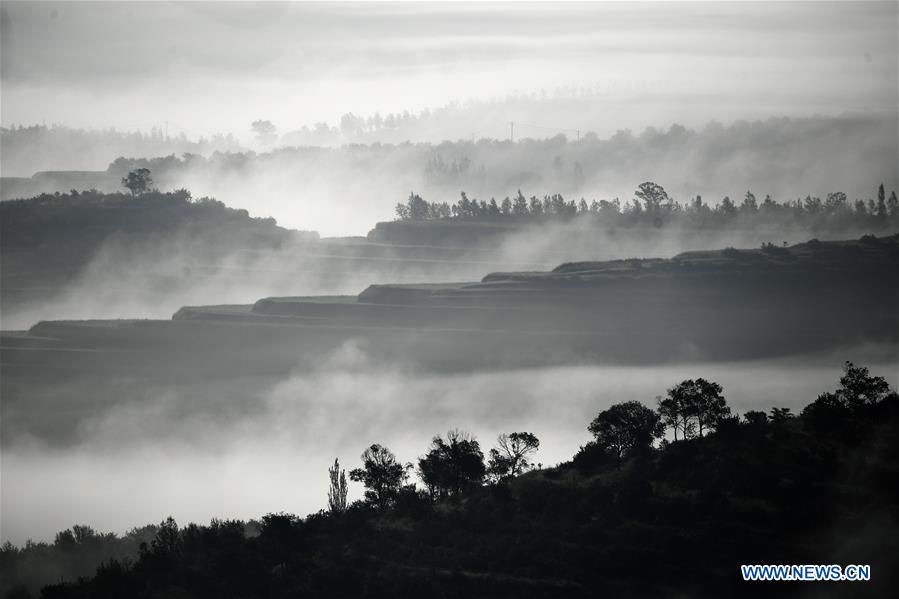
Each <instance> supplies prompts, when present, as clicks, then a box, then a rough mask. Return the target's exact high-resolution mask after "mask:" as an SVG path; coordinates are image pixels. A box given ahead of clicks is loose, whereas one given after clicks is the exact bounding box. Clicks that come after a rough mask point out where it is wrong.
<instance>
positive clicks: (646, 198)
mask: <svg viewBox="0 0 899 599" xmlns="http://www.w3.org/2000/svg"><path fill="white" fill-rule="evenodd" d="M634 195H635V196H636V198H637V199H639V200H643V209H644V210H645V211H646V212H658V211H659V209H660V208H661V207H662V204H663V203H664V204H665V205H666V206H670V204H671V198H669V197H668V192H667V191H665V188H664V187H662V186H661V185H659V184H658V183H653V182H652V181H646V182H645V183H641V184H640V185H638V186H637V191H635V192H634Z"/></svg>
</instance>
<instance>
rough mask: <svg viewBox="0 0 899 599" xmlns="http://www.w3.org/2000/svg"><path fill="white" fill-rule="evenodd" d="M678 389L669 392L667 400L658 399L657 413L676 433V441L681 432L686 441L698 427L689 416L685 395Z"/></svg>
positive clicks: (666, 425) (664, 423)
mask: <svg viewBox="0 0 899 599" xmlns="http://www.w3.org/2000/svg"><path fill="white" fill-rule="evenodd" d="M677 390H678V388H677V387H674V388H672V389H669V390H668V396H667V397H666V398H665V399H662V398H661V397H656V402H657V403H658V408H657V411H658V413H659V417H660V419H661V422H662V424H663V425H664V426H665V427H670V428H671V429H672V430H673V431H674V440H675V441H677V440H678V439H677V433H678V431H680V433H681V436H682V437H683V438H684V439H689V438H690V437H692V436H693V433H694V432H695V429H696V425H695V424H694V422H693V421H692V419H691V418H689V415H688V414H687V407H686V405H685V403H684V395H683V394H681V393H678V391H677Z"/></svg>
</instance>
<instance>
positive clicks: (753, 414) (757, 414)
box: [743, 410, 768, 426]
mask: <svg viewBox="0 0 899 599" xmlns="http://www.w3.org/2000/svg"><path fill="white" fill-rule="evenodd" d="M743 421H744V422H746V424H748V425H751V426H764V425H766V424H768V415H767V414H765V413H764V412H761V411H759V410H749V411H748V412H746V413H745V414H743Z"/></svg>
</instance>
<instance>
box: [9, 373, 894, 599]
mask: <svg viewBox="0 0 899 599" xmlns="http://www.w3.org/2000/svg"><path fill="white" fill-rule="evenodd" d="M723 392H724V391H723V389H722V388H721V386H720V385H718V384H717V383H715V382H713V381H708V380H705V379H702V378H698V379H691V380H685V381H682V382H680V383H678V384H676V385H674V386H672V387H671V388H670V389H668V390H667V392H666V394H665V396H664V397H658V398H656V401H655V406H654V407H653V406H651V405H648V404H644V403H641V402H623V403H617V404H614V405H611V406H610V407H608V408H607V409H605V410H602V411H600V412H599V413H598V414H597V415H596V417H595V418H593V420H592V421H591V422H590V423H588V425H587V429H588V430H589V431H590V433H591V434H592V436H593V440H592V441H590V442H589V443H587V444H586V445H584V446H583V447H581V448H580V450H579V451H578V452H577V453H576V454H575V456H574V457H573V459H572V460H571V461H570V462H568V463H565V464H560V465H559V466H556V467H554V468H545V469H543V468H541V467H540V466H539V464H538V465H536V467H535V464H533V459H534V456H535V454H536V452H537V451H538V449H539V446H540V444H539V441H538V440H537V438H536V436H534V435H533V434H531V433H516V434H508V435H501V436H500V438H499V439H498V440H497V445H496V446H495V447H494V448H492V449H491V450H490V451H489V452H487V454H486V455H485V454H484V453H483V452H482V450H481V447H480V445H479V444H478V442H477V440H476V439H475V438H473V437H472V436H471V435H468V434H466V433H464V432H461V431H450V433H448V434H446V435H439V436H437V437H435V438H434V439H433V440H432V442H431V444H430V445H429V446H428V448H427V452H426V453H425V455H423V456H421V457H420V458H419V459H418V461H417V467H415V468H414V469H415V470H416V471H417V474H418V475H419V477H420V478H421V479H422V482H423V483H424V488H421V489H418V488H416V487H415V486H414V485H412V484H410V483H409V482H408V476H409V474H410V472H411V471H412V470H413V466H412V464H406V463H402V462H401V461H400V460H399V459H398V458H397V457H396V456H395V455H394V454H393V453H392V452H391V451H390V450H389V449H387V448H386V447H384V446H383V445H380V444H374V445H372V446H370V447H368V448H367V449H366V450H365V451H364V452H363V454H362V456H361V464H359V465H358V466H357V467H356V468H353V469H352V470H351V471H350V472H349V477H348V476H347V473H346V472H345V471H343V470H341V469H340V467H339V464H338V463H337V462H336V461H335V463H334V464H333V466H332V467H331V468H329V480H330V481H331V484H330V489H329V494H328V506H329V507H328V509H327V510H322V511H320V512H318V513H316V514H311V515H309V516H307V517H306V518H298V517H296V516H294V515H290V514H284V513H273V514H268V515H266V516H264V517H263V518H261V519H260V520H258V521H249V522H240V521H233V520H232V521H221V520H213V521H212V522H211V523H210V524H209V525H196V524H188V525H187V526H179V525H178V524H177V522H176V521H175V520H174V519H172V518H167V519H166V520H164V521H163V522H161V523H160V524H159V525H158V526H149V527H145V528H143V529H139V530H138V529H136V530H134V531H132V532H131V533H129V534H128V535H126V537H123V538H121V539H120V538H118V537H116V535H111V534H101V533H97V532H95V531H93V530H92V529H90V528H89V527H84V526H79V527H73V528H72V529H69V530H66V531H63V532H61V533H60V534H58V535H57V537H56V539H55V540H54V541H53V542H52V543H31V542H29V543H27V544H26V545H25V546H24V547H21V548H20V547H16V546H14V545H12V544H10V543H6V544H4V545H3V546H2V547H0V596H2V597H29V596H32V595H31V591H30V590H29V588H31V589H35V581H37V580H38V579H41V580H43V583H42V584H47V585H48V586H46V587H44V588H43V590H42V592H41V596H42V597H46V598H47V599H52V598H54V597H56V598H59V597H64V598H67V597H78V598H86V597H126V596H175V595H178V596H193V597H198V598H199V597H210V598H211V597H221V596H232V597H251V596H267V597H292V596H298V595H302V594H303V593H305V594H313V595H316V596H323V597H341V596H342V597H345V596H372V597H395V596H434V597H437V596H445V591H447V589H452V590H454V591H458V594H460V595H462V596H473V595H478V596H502V597H506V596H508V597H513V596H547V597H548V596H552V597H562V596H577V597H588V596H595V595H596V591H599V590H606V591H611V590H614V589H615V588H618V589H619V590H620V589H621V588H627V589H629V590H631V591H633V592H634V594H636V595H639V596H668V595H671V594H672V591H673V590H677V589H681V590H682V589H683V588H684V580H685V579H690V578H692V579H695V580H703V581H704V584H707V585H708V588H709V589H715V590H716V591H717V592H716V593H714V594H712V595H708V593H699V594H700V595H703V596H706V595H708V596H730V595H732V594H733V592H731V591H734V590H735V589H733V588H732V587H729V586H728V585H729V584H732V581H733V580H734V574H733V572H732V569H733V567H734V564H739V563H741V561H740V560H745V559H746V558H747V556H748V555H761V556H775V555H776V556H783V557H784V559H787V561H789V558H799V557H804V558H806V559H829V557H828V556H829V554H825V553H822V554H820V555H819V553H817V551H819V550H820V551H824V550H826V545H827V544H826V543H825V544H823V545H821V546H820V547H818V548H817V549H815V548H814V547H810V546H809V544H808V539H809V538H814V537H810V536H809V535H813V534H816V532H815V531H817V533H820V532H821V531H822V530H823V531H834V534H838V533H837V531H839V530H844V532H845V534H849V532H846V531H853V530H858V529H859V526H860V525H861V524H865V523H866V522H868V521H869V520H870V521H871V522H881V520H878V518H885V517H886V516H885V514H888V513H892V512H890V511H889V510H893V509H894V508H893V507H892V506H895V505H896V502H897V500H899V498H897V497H896V493H895V490H891V489H892V486H893V485H890V484H889V482H890V481H889V480H888V475H889V473H891V472H895V466H896V457H895V456H896V455H897V454H896V453H895V451H896V447H897V443H899V433H897V431H899V428H897V427H896V423H897V422H899V395H897V394H896V392H895V391H894V390H892V389H890V387H889V385H888V384H887V381H886V380H885V379H884V378H883V377H880V376H873V375H872V374H871V373H870V372H869V370H868V369H867V368H866V367H863V366H857V365H855V364H852V363H850V362H847V363H846V364H845V365H844V370H843V373H842V376H841V377H840V380H839V386H838V387H837V388H836V389H834V390H832V391H828V392H825V393H821V394H820V395H819V396H818V397H817V399H815V401H813V402H812V403H811V404H809V405H807V406H806V407H805V408H803V409H802V410H801V412H800V413H799V414H797V415H794V414H793V413H792V411H791V410H789V409H788V408H783V407H774V408H772V409H771V410H770V412H761V411H757V410H752V411H747V412H745V413H744V414H742V416H741V417H738V416H737V415H735V414H733V412H732V410H731V409H730V407H729V406H728V405H727V403H726V401H725V399H724V396H723ZM666 433H667V434H666ZM675 435H677V438H676V439H675V438H674V436H675ZM845 472H849V478H842V474H841V473H845ZM885 477H886V478H885ZM347 478H349V479H351V480H356V481H359V482H361V483H362V484H363V485H364V487H365V497H364V498H363V499H362V500H360V501H355V502H352V503H348V502H347ZM884 510H887V511H884ZM859 517H860V518H861V520H859ZM884 522H886V521H884ZM840 523H843V525H844V526H849V527H850V528H849V529H838V528H836V527H837V526H839V525H840ZM877 526H878V530H881V529H884V532H885V534H884V535H880V536H879V537H872V536H870V532H868V533H866V534H868V536H866V537H864V538H865V543H868V544H869V545H870V547H871V551H870V552H867V553H864V552H863V555H862V554H859V555H854V557H853V558H854V559H865V560H867V559H871V560H872V561H874V560H875V559H881V558H882V559H884V560H887V561H889V560H890V559H893V558H892V557H891V556H894V555H895V553H890V551H889V549H890V548H891V547H892V546H891V545H889V542H891V541H890V538H891V537H890V534H889V532H890V528H889V524H888V522H887V524H878V525H877ZM123 539H124V540H123ZM734 539H739V540H740V542H739V543H736V544H735V543H734V542H733V540H734ZM878 539H880V540H878ZM794 542H795V543H796V544H795V545H794V544H793V543H794ZM878 542H886V543H888V544H887V545H885V546H881V545H878V544H877V543H878ZM892 542H893V543H894V544H895V539H894V538H893V539H892ZM853 547H856V546H853ZM126 550H130V554H129V553H127V552H126ZM854 550H860V549H859V548H858V547H856V548H855V549H854ZM810 551H812V552H813V553H809V552H810ZM872 552H873V553H872ZM90 563H93V564H94V567H95V568H96V565H97V564H99V568H97V569H96V571H95V574H94V575H93V577H84V576H86V575H87V574H88V573H89V571H88V569H87V568H88V566H89V564H90ZM796 563H800V562H796ZM820 563H831V562H827V561H821V562H820ZM610 572H614V573H615V576H616V577H617V578H618V583H621V582H625V583H626V584H627V586H626V587H621V586H617V587H616V586H615V584H618V583H616V582H615V581H610V580H609V579H608V576H609V573H610ZM878 572H880V579H879V580H881V583H882V585H885V586H886V587H889V578H888V572H889V569H888V568H886V567H884V568H883V569H882V570H878ZM26 575H30V576H31V577H32V578H31V579H26V578H25V576H26ZM41 576H43V578H40V577H41ZM78 577H83V578H79V579H78V580H76V578H78ZM65 581H67V582H65ZM729 581H730V582H729ZM610 582H611V586H609V584H610ZM521 584H523V585H524V586H521ZM485 585H486V586H485ZM488 589H489V590H491V593H486V590H488ZM736 590H739V589H736ZM641 591H642V592H641ZM659 592H661V595H659ZM454 594H456V593H454ZM691 595H694V594H693V593H691Z"/></svg>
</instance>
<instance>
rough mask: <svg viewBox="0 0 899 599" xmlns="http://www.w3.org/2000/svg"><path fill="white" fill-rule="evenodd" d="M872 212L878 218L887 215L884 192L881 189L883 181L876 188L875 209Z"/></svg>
mask: <svg viewBox="0 0 899 599" xmlns="http://www.w3.org/2000/svg"><path fill="white" fill-rule="evenodd" d="M874 214H876V215H877V216H878V217H880V218H884V217H885V216H886V215H887V204H886V193H885V192H884V189H883V183H881V184H880V187H878V188H877V209H876V210H875V211H874Z"/></svg>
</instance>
